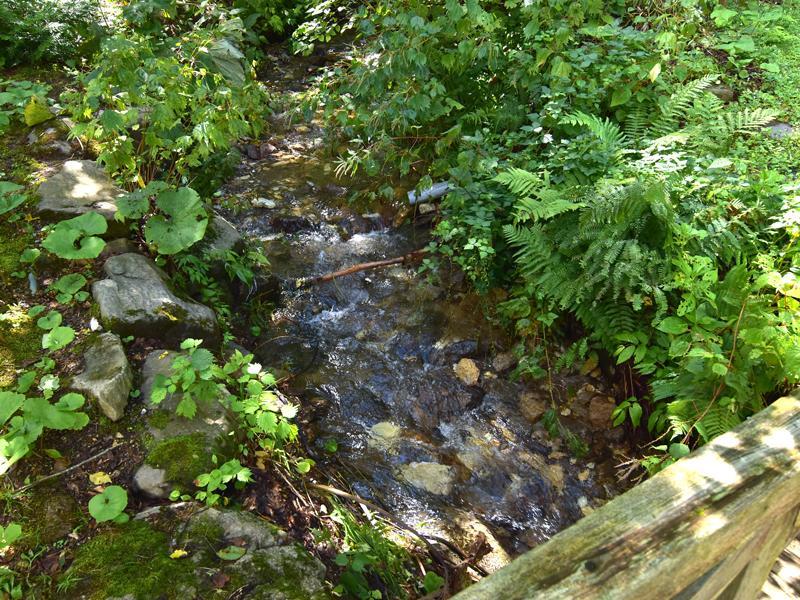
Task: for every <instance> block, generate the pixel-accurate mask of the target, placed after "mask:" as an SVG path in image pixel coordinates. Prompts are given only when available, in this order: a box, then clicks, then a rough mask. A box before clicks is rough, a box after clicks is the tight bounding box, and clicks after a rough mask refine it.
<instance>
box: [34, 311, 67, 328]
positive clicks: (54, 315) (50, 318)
mask: <svg viewBox="0 0 800 600" xmlns="http://www.w3.org/2000/svg"><path fill="white" fill-rule="evenodd" d="M62 319H63V317H62V316H61V313H60V312H58V311H57V310H51V311H50V312H49V313H47V314H46V315H45V316H43V317H39V319H38V320H37V321H36V325H37V326H38V327H39V328H40V329H44V330H45V331H50V330H51V329H55V328H56V327H58V326H59V325H61V321H62Z"/></svg>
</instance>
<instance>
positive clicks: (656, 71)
mask: <svg viewBox="0 0 800 600" xmlns="http://www.w3.org/2000/svg"><path fill="white" fill-rule="evenodd" d="M660 74H661V63H656V64H654V65H653V68H652V69H650V72H649V73H648V74H647V77H648V79H650V81H655V80H656V79H658V76H659V75H660Z"/></svg>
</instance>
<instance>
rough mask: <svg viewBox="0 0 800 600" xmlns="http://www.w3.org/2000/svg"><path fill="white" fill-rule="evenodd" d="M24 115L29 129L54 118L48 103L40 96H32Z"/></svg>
mask: <svg viewBox="0 0 800 600" xmlns="http://www.w3.org/2000/svg"><path fill="white" fill-rule="evenodd" d="M24 115H25V124H26V125H28V126H29V127H33V126H34V125H38V124H39V123H44V122H45V121H49V120H50V119H52V118H53V117H54V115H53V113H51V112H50V109H49V108H48V107H47V102H45V101H44V100H43V99H42V98H40V97H39V96H31V99H30V101H29V102H28V103H27V104H26V105H25V112H24Z"/></svg>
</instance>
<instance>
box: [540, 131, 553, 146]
mask: <svg viewBox="0 0 800 600" xmlns="http://www.w3.org/2000/svg"><path fill="white" fill-rule="evenodd" d="M552 141H553V136H552V135H550V134H549V133H545V134H544V135H543V136H542V143H543V144H549V143H550V142H552Z"/></svg>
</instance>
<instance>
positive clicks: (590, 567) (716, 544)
mask: <svg viewBox="0 0 800 600" xmlns="http://www.w3.org/2000/svg"><path fill="white" fill-rule="evenodd" d="M799 507H800V394H799V393H795V394H794V395H793V396H789V397H785V398H781V399H779V400H778V401H776V402H775V403H773V404H772V405H771V406H769V407H768V408H766V409H765V410H763V411H761V412H760V413H759V414H757V415H756V416H754V417H753V418H751V419H749V420H748V421H747V422H745V423H742V424H741V425H740V426H739V427H737V428H736V429H734V430H733V431H731V432H729V433H727V434H725V435H723V436H721V437H719V438H717V439H715V440H714V441H712V442H711V443H710V444H708V445H706V446H704V447H703V448H701V449H699V450H697V451H696V452H693V453H692V454H690V455H689V456H687V457H686V458H683V459H682V460H680V461H678V462H677V463H675V464H674V465H672V466H671V467H669V468H667V469H665V470H664V471H662V472H661V473H659V474H658V475H656V476H655V477H653V478H652V479H650V480H648V481H645V482H644V483H642V484H641V485H638V486H636V487H635V488H633V489H631V490H630V491H628V492H626V493H625V494H622V495H621V496H618V497H617V498H615V499H614V500H612V501H611V502H609V503H608V504H606V505H605V506H603V507H602V508H600V509H598V510H596V511H594V512H593V513H591V514H589V515H588V516H587V517H585V518H584V519H582V520H581V521H579V522H578V523H576V524H575V525H573V526H572V527H570V528H568V529H566V530H564V531H562V532H561V533H559V534H558V535H556V536H555V537H553V538H552V539H551V540H550V541H548V542H547V543H546V544H543V545H541V546H539V547H537V548H534V549H533V550H531V551H529V552H528V553H526V554H524V555H522V556H520V557H519V558H517V559H516V560H514V561H513V562H512V563H511V564H509V565H507V566H506V567H504V568H503V569H501V570H499V571H497V572H496V573H494V574H492V575H490V576H488V577H486V578H485V579H483V580H482V581H480V582H478V583H477V584H475V585H473V586H471V587H469V588H467V589H466V590H464V591H462V592H461V593H460V594H458V595H457V596H456V598H457V599H458V600H514V599H518V598H544V599H547V598H565V599H569V600H573V599H577V598H592V599H598V598H603V599H606V598H607V599H610V600H626V599H630V600H650V599H653V600H662V599H666V598H680V599H681V600H684V599H690V598H691V599H712V598H719V599H729V598H730V599H732V598H736V599H742V600H750V599H752V598H757V597H758V594H759V590H760V589H761V587H762V585H763V583H764V581H765V579H766V578H767V576H768V575H769V572H770V569H771V568H772V565H773V564H774V562H775V560H776V559H777V557H778V555H779V554H780V552H781V550H782V549H783V548H784V547H785V546H786V544H787V543H788V542H789V541H790V540H791V539H792V537H793V536H794V535H796V533H797V531H798V527H799V526H800V523H798V518H797V517H798V508H799Z"/></svg>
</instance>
